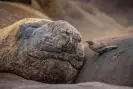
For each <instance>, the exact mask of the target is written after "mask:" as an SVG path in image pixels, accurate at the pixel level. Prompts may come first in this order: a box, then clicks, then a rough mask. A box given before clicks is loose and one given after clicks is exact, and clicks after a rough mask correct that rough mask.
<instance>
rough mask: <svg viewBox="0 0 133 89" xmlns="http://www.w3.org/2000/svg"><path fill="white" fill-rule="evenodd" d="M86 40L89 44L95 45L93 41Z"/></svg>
mask: <svg viewBox="0 0 133 89" xmlns="http://www.w3.org/2000/svg"><path fill="white" fill-rule="evenodd" d="M85 42H87V43H88V44H89V45H93V42H92V41H85Z"/></svg>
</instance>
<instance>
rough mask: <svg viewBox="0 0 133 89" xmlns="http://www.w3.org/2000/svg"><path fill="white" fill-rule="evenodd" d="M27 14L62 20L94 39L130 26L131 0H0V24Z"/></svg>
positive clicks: (89, 38) (84, 36)
mask: <svg viewBox="0 0 133 89" xmlns="http://www.w3.org/2000/svg"><path fill="white" fill-rule="evenodd" d="M28 17H37V18H38V17H39V18H44V19H51V20H66V21H68V22H69V23H71V24H72V25H73V26H74V27H76V28H77V30H79V31H80V32H81V35H82V37H83V40H95V39H100V38H104V37H108V36H110V35H112V34H115V32H117V31H123V29H124V28H127V27H130V26H132V24H133V0H0V28H4V27H6V26H8V25H10V24H12V23H14V22H16V21H18V20H20V19H22V18H28Z"/></svg>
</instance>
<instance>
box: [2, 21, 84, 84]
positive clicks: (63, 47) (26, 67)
mask: <svg viewBox="0 0 133 89" xmlns="http://www.w3.org/2000/svg"><path fill="white" fill-rule="evenodd" d="M32 20H33V19H28V20H24V21H23V20H22V21H20V22H18V23H15V24H13V25H11V26H9V27H7V28H4V29H3V30H1V32H0V34H1V37H0V39H1V40H0V41H1V44H0V47H1V51H0V55H1V59H0V71H1V72H2V71H3V72H9V73H15V74H17V75H20V76H22V77H24V78H26V79H32V80H36V81H41V82H45V83H72V82H73V81H74V79H75V77H76V75H77V73H78V70H79V69H80V68H81V67H82V64H83V61H84V51H83V46H82V42H81V36H80V33H79V32H78V31H77V30H76V29H75V28H74V27H73V26H71V25H70V24H69V23H67V22H65V21H55V22H52V21H45V20H42V21H36V22H34V21H33V23H31V21H32ZM35 20H36V19H35ZM28 21H29V23H25V22H28ZM44 22H45V23H44Z"/></svg>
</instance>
